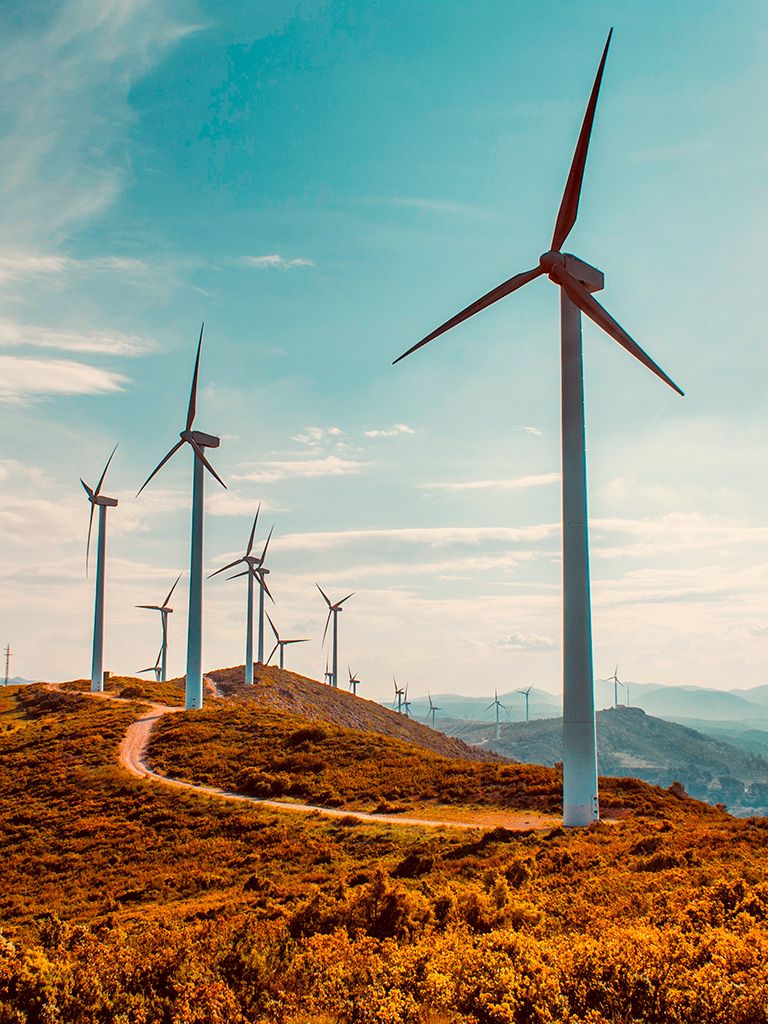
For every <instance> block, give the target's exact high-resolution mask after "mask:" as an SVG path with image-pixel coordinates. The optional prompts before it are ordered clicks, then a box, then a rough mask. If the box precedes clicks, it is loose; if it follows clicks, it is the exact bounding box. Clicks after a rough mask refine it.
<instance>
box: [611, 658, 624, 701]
mask: <svg viewBox="0 0 768 1024" xmlns="http://www.w3.org/2000/svg"><path fill="white" fill-rule="evenodd" d="M609 678H611V679H612V680H613V706H614V707H615V708H617V707H618V706H619V687H620V686H623V685H624V684H623V683H622V682H621V680H620V679H619V666H618V665H617V666H616V668H615V669H614V670H613V675H612V676H610V677H609Z"/></svg>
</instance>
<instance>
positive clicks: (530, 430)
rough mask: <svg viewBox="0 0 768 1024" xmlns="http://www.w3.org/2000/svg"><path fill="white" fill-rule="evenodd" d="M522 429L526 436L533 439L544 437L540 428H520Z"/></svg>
mask: <svg viewBox="0 0 768 1024" xmlns="http://www.w3.org/2000/svg"><path fill="white" fill-rule="evenodd" d="M520 429H521V430H522V432H523V433H524V434H529V435H530V436H531V437H544V434H543V433H542V432H541V431H540V430H539V428H538V427H520Z"/></svg>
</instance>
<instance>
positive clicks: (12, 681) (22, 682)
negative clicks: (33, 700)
mask: <svg viewBox="0 0 768 1024" xmlns="http://www.w3.org/2000/svg"><path fill="white" fill-rule="evenodd" d="M34 682H35V680H34V679H23V678H22V677H21V676H12V677H11V678H9V680H8V685H9V686H32V684H33V683H34ZM4 684H5V679H4V677H2V676H0V690H1V689H2V688H3V685H4Z"/></svg>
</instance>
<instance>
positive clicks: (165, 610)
mask: <svg viewBox="0 0 768 1024" xmlns="http://www.w3.org/2000/svg"><path fill="white" fill-rule="evenodd" d="M181 577H182V573H179V575H178V576H177V577H176V583H178V582H179V580H180V579H181ZM176 583H174V584H173V586H172V587H171V589H170V590H169V591H168V596H167V597H166V599H165V600H164V601H163V603H162V604H137V605H136V607H137V608H147V609H149V611H152V612H160V620H161V622H162V626H163V644H162V647H161V648H160V656H161V658H162V666H161V668H160V676H159V680H160V682H163V683H164V682H165V678H166V669H167V667H168V616H169V615H170V614H171V612H172V611H173V608H171V607H170V605H169V604H168V602H169V601H170V600H171V596H172V595H173V592H174V590H175V589H176ZM141 671H142V672H148V671H149V669H142V670H141Z"/></svg>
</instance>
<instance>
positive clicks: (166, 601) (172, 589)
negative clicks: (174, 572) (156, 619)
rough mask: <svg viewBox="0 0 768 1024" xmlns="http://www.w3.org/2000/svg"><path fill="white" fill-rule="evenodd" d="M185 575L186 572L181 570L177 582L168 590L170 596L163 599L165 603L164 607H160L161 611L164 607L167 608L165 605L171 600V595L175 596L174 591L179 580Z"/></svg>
mask: <svg viewBox="0 0 768 1024" xmlns="http://www.w3.org/2000/svg"><path fill="white" fill-rule="evenodd" d="M183 575H184V573H181V572H180V573H179V575H178V576H177V577H176V583H174V584H173V586H172V587H171V589H170V590H169V591H168V597H166V599H165V600H164V601H163V604H162V607H161V608H160V611H162V610H163V608H165V606H166V605H167V604H168V602H169V601H170V600H171V597H172V596H173V592H174V590H175V589H176V584H177V583H178V582H179V580H180V579H181V577H182V576H183Z"/></svg>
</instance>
